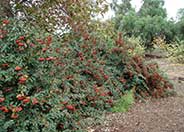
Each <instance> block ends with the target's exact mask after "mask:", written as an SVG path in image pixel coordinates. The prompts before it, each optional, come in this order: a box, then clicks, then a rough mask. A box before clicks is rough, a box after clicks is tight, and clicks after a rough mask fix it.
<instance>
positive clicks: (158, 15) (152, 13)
mask: <svg viewBox="0 0 184 132" xmlns="http://www.w3.org/2000/svg"><path fill="white" fill-rule="evenodd" d="M129 3H130V1H129ZM126 5H127V2H125V3H123V1H122V3H121V4H118V6H117V8H116V10H115V12H116V13H115V14H116V16H115V18H114V21H115V28H116V29H118V30H119V31H122V32H124V34H125V35H126V36H128V37H132V36H135V37H141V39H142V40H143V41H144V44H145V46H146V47H150V46H151V45H152V44H151V43H152V41H153V39H154V37H156V36H165V38H166V40H167V41H168V42H170V41H172V40H173V38H174V33H175V30H173V29H174V28H173V26H174V22H173V21H171V20H169V21H168V20H167V13H166V9H165V8H164V7H163V6H164V1H163V0H143V4H142V6H141V8H140V10H139V11H138V12H135V9H134V8H132V7H131V8H129V10H127V11H126V13H124V11H123V10H122V9H126V8H125V6H126ZM123 14H124V15H123Z"/></svg>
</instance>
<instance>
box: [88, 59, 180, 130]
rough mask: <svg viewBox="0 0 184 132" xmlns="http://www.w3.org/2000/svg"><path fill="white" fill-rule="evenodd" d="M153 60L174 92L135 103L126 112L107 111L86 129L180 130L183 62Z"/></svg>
mask: <svg viewBox="0 0 184 132" xmlns="http://www.w3.org/2000/svg"><path fill="white" fill-rule="evenodd" d="M154 61H156V62H158V64H159V66H160V69H161V70H163V71H165V72H166V73H167V74H168V77H169V78H170V79H171V80H172V81H173V83H174V85H175V91H176V92H177V95H176V96H175V97H168V98H163V99H151V100H149V101H147V102H146V103H136V104H134V105H133V106H132V108H131V109H130V110H129V111H128V112H126V113H113V114H108V115H107V116H106V119H105V121H104V123H103V124H102V125H101V126H97V127H96V128H95V129H91V130H90V131H89V132H92V131H93V132H184V80H183V78H184V65H177V64H172V63H170V62H169V61H168V60H166V59H155V60H154Z"/></svg>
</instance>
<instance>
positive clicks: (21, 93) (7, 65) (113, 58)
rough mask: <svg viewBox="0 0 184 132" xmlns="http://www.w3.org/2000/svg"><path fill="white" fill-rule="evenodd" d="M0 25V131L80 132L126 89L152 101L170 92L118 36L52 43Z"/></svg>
mask: <svg viewBox="0 0 184 132" xmlns="http://www.w3.org/2000/svg"><path fill="white" fill-rule="evenodd" d="M0 23H1V26H0V33H1V34H0V35H1V37H0V47H1V48H0V58H1V59H0V69H1V70H0V117H1V118H0V128H1V131H24V132H26V131H33V132H38V131H40V132H55V131H81V130H84V128H85V127H86V126H87V125H91V124H93V123H94V122H96V121H97V120H98V119H99V117H100V115H102V114H103V113H104V112H105V111H107V110H110V109H111V107H112V106H113V104H114V100H117V99H119V98H120V97H121V96H122V95H124V93H125V92H126V91H127V90H131V89H132V90H133V92H134V94H135V97H136V98H146V97H149V96H152V97H156V98H157V97H163V96H164V93H165V91H166V90H167V89H169V88H172V85H171V84H170V83H169V82H168V81H167V80H166V79H165V78H164V77H163V76H162V75H161V73H160V72H159V69H158V66H157V65H156V64H147V63H146V62H144V60H143V59H142V57H141V56H138V55H137V54H135V53H136V52H134V49H136V48H135V47H133V46H132V47H130V46H129V45H128V44H127V43H128V41H125V40H123V38H122V34H121V33H120V34H119V35H118V37H117V38H116V40H110V38H108V39H107V40H103V41H102V40H101V38H100V37H96V34H95V32H93V33H91V34H85V35H83V36H78V37H76V38H75V39H71V40H68V41H64V40H60V41H58V40H57V38H55V37H52V36H50V35H44V33H42V32H40V31H38V30H37V29H35V28H30V27H28V26H25V24H24V23H23V22H21V21H16V20H11V21H10V20H7V19H3V20H1V21H0Z"/></svg>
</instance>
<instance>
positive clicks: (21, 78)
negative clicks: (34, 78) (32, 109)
mask: <svg viewBox="0 0 184 132" xmlns="http://www.w3.org/2000/svg"><path fill="white" fill-rule="evenodd" d="M26 80H27V77H24V76H22V77H20V78H19V83H20V84H24V83H25V82H26Z"/></svg>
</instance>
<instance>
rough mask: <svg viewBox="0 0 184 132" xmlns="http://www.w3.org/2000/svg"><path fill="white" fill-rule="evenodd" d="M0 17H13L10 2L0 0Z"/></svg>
mask: <svg viewBox="0 0 184 132" xmlns="http://www.w3.org/2000/svg"><path fill="white" fill-rule="evenodd" d="M0 17H3V18H4V17H13V13H12V9H11V5H10V0H0Z"/></svg>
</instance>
